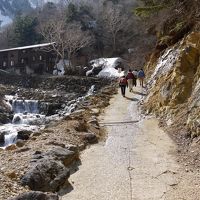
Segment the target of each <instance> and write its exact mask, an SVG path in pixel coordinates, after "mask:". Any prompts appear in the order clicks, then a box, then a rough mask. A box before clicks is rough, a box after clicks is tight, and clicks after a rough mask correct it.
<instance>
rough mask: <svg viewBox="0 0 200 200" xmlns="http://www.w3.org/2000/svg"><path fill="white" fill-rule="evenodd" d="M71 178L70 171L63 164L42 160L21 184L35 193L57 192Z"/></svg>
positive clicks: (23, 178)
mask: <svg viewBox="0 0 200 200" xmlns="http://www.w3.org/2000/svg"><path fill="white" fill-rule="evenodd" d="M69 176H70V171H69V169H68V168H66V167H64V166H63V165H62V164H60V163H58V162H56V161H54V160H49V159H42V160H41V161H40V162H39V164H36V165H35V166H34V167H33V168H32V169H30V170H29V171H28V172H27V173H26V174H25V175H24V176H23V177H22V179H21V184H22V185H23V186H26V185H27V186H29V188H30V189H31V190H35V191H42V192H57V191H59V189H60V187H61V186H63V185H64V184H65V183H67V180H68V178H69ZM33 199H34V198H33Z"/></svg>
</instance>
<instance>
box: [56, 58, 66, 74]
mask: <svg viewBox="0 0 200 200" xmlns="http://www.w3.org/2000/svg"><path fill="white" fill-rule="evenodd" d="M64 63H65V66H68V65H69V61H68V60H64V61H63V60H60V61H59V62H58V63H57V64H56V66H55V67H54V71H53V75H58V76H62V75H64V74H65V68H64Z"/></svg>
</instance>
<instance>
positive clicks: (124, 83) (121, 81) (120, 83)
mask: <svg viewBox="0 0 200 200" xmlns="http://www.w3.org/2000/svg"><path fill="white" fill-rule="evenodd" d="M126 84H127V80H126V78H121V79H120V82H119V85H120V86H121V85H126Z"/></svg>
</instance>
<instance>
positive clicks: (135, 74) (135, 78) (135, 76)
mask: <svg viewBox="0 0 200 200" xmlns="http://www.w3.org/2000/svg"><path fill="white" fill-rule="evenodd" d="M132 73H133V75H134V79H133V86H135V87H136V86H137V78H138V70H137V69H135V70H133V71H132Z"/></svg>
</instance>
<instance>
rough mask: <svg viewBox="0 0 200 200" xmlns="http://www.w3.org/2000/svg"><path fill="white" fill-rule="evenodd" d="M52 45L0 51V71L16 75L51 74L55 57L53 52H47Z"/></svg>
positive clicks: (46, 44)
mask: <svg viewBox="0 0 200 200" xmlns="http://www.w3.org/2000/svg"><path fill="white" fill-rule="evenodd" d="M52 44H53V43H45V44H38V45H31V46H24V47H17V48H12V49H3V50H0V69H3V70H6V71H9V72H15V73H17V74H29V75H30V74H45V73H51V74H52V73H53V68H54V65H55V59H56V56H55V54H54V52H53V51H47V49H50V46H51V45H52Z"/></svg>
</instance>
